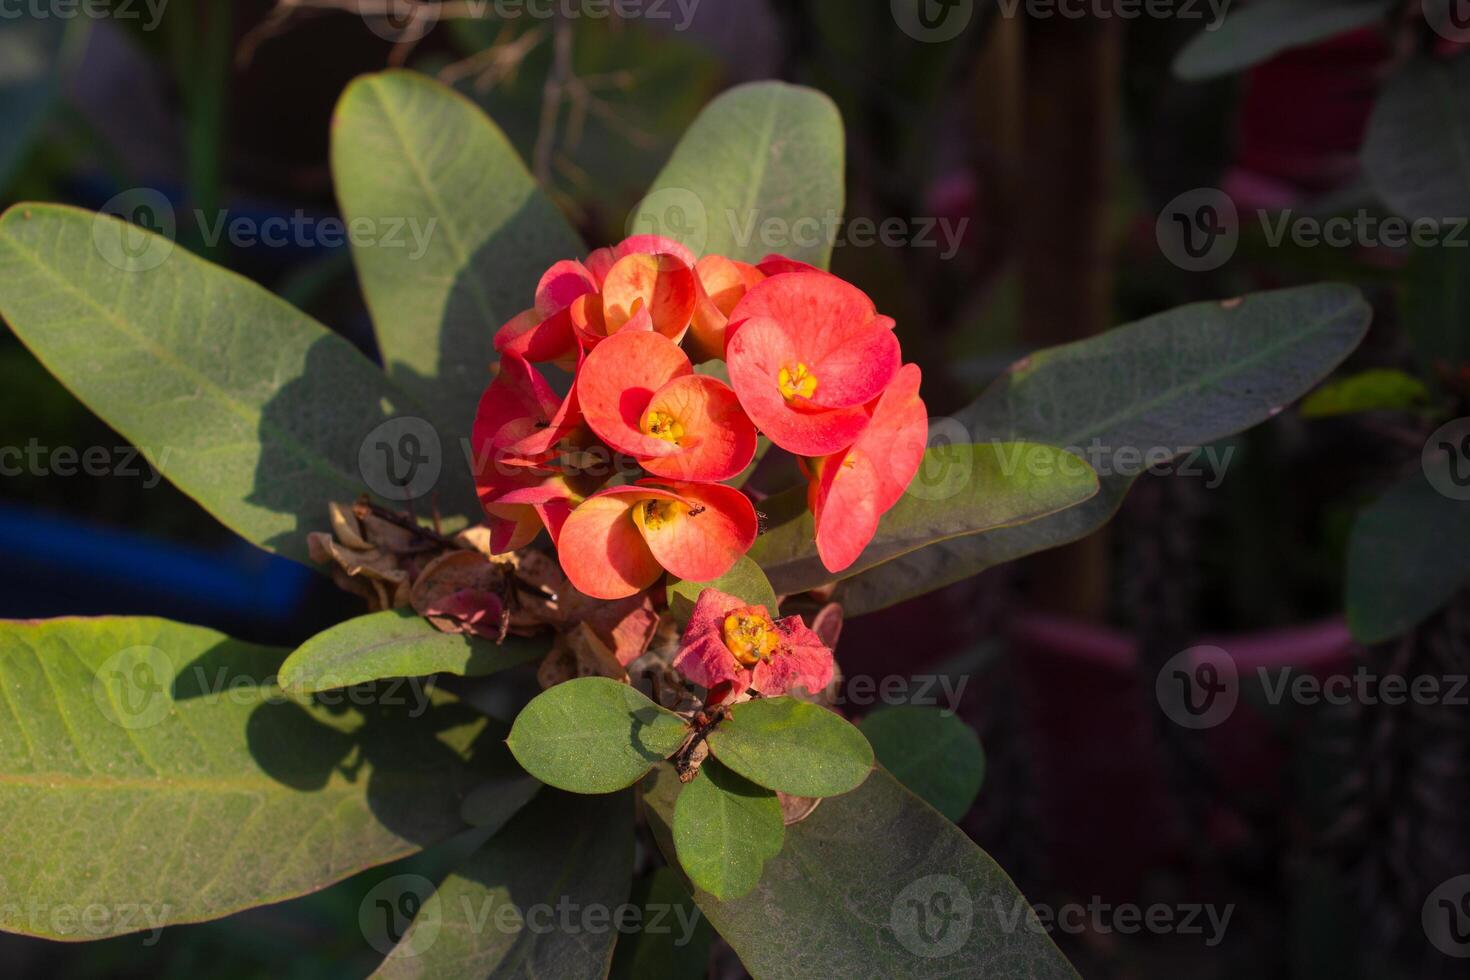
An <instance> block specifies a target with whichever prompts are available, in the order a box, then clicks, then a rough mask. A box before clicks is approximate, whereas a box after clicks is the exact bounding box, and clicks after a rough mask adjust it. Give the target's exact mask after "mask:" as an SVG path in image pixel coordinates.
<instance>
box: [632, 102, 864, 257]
mask: <svg viewBox="0 0 1470 980" xmlns="http://www.w3.org/2000/svg"><path fill="white" fill-rule="evenodd" d="M843 160H844V157H843V134H842V116H841V114H840V113H839V112H838V111H837V107H836V106H835V105H834V104H833V103H832V100H831V99H829V98H827V96H825V95H823V94H822V93H821V92H818V91H816V90H814V89H809V88H799V87H797V86H793V85H786V84H783V83H781V82H756V83H753V84H749V85H741V86H737V87H736V88H733V89H730V90H729V91H728V92H726V93H724V94H723V95H721V96H720V97H719V98H717V99H715V100H714V101H713V102H711V103H710V104H709V105H708V106H707V107H705V110H704V112H702V113H700V115H699V118H698V119H696V120H695V121H694V125H692V126H690V127H689V131H688V132H687V133H685V134H684V138H683V139H682V140H680V141H679V145H678V146H677V147H676V148H675V149H674V155H673V156H672V157H671V158H670V159H669V163H668V165H667V166H666V167H664V169H663V171H662V172H661V173H660V174H659V175H658V179H657V180H655V181H654V182H653V187H652V188H650V189H649V192H648V195H647V196H646V197H645V198H644V199H643V203H642V204H640V205H639V207H638V209H637V210H635V211H634V212H633V215H632V217H631V218H630V219H629V221H628V233H629V234H631V235H663V236H665V237H668V238H673V239H675V240H677V241H680V242H682V243H683V244H684V245H686V246H688V247H689V248H690V249H692V250H693V251H694V252H695V253H696V254H698V255H711V254H713V255H723V256H726V257H727V258H731V259H736V260H738V261H742V262H759V261H760V260H761V259H763V258H765V257H766V256H767V255H769V254H771V253H772V252H776V253H779V254H781V255H785V256H788V257H790V258H793V259H799V260H801V261H803V262H809V263H811V264H812V265H815V266H820V267H821V268H824V269H825V268H826V267H827V264H828V262H830V261H831V259H832V242H833V236H834V235H835V234H836V231H837V226H838V224H839V223H840V222H841V220H842V208H843V194H844V189H843Z"/></svg>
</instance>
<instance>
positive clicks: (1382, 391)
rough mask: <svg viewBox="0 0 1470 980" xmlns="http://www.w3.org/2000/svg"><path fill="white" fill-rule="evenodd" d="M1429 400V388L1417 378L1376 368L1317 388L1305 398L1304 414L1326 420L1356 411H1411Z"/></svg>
mask: <svg viewBox="0 0 1470 980" xmlns="http://www.w3.org/2000/svg"><path fill="white" fill-rule="evenodd" d="M1428 402H1429V388H1428V387H1426V386H1425V384H1424V382H1422V381H1420V380H1419V379H1418V378H1416V377H1414V376H1413V375H1411V374H1406V373H1405V372H1403V371H1397V370H1393V369H1390V368H1373V369H1371V370H1368V371H1359V372H1358V373H1357V374H1353V375H1349V376H1348V377H1346V378H1339V379H1338V380H1336V381H1329V382H1328V383H1327V384H1325V385H1323V386H1322V387H1320V388H1318V389H1317V390H1316V391H1314V392H1312V393H1311V394H1310V395H1308V396H1307V397H1306V398H1305V399H1303V400H1302V407H1301V414H1302V417H1303V418H1309V419H1323V418H1330V417H1332V416H1335V415H1352V414H1354V413H1357V412H1373V411H1381V410H1393V411H1410V410H1412V409H1416V408H1422V407H1423V406H1424V405H1426V404H1428Z"/></svg>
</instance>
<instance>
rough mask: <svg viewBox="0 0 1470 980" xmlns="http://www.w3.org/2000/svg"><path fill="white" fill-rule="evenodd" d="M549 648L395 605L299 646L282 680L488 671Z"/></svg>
mask: <svg viewBox="0 0 1470 980" xmlns="http://www.w3.org/2000/svg"><path fill="white" fill-rule="evenodd" d="M547 649H548V647H547V645H546V644H545V643H542V642H538V641H537V640H534V639H527V638H525V637H519V636H507V637H506V638H505V642H504V643H495V642H493V641H491V640H482V639H480V638H478V637H472V636H466V635H464V634H456V633H443V632H440V631H439V630H436V629H435V628H434V627H433V626H432V625H430V623H429V621H428V620H426V619H424V618H423V617H422V616H420V615H418V614H417V613H415V612H414V611H413V610H411V609H390V610H387V611H385V612H377V613H371V614H369V615H367V616H358V617H357V618H355V619H349V620H347V621H346V622H345V623H338V624H337V625H336V626H333V627H332V628H331V629H328V630H324V631H323V632H321V633H318V634H317V635H316V636H313V637H312V638H311V639H309V640H307V641H306V642H305V643H303V644H302V645H301V646H299V647H297V648H296V651H295V652H294V653H292V654H291V656H289V657H287V658H286V662H285V663H284V664H282V665H281V686H282V687H284V688H285V689H286V690H288V691H295V692H298V693H305V694H310V693H312V692H315V691H331V690H336V689H337V688H343V687H352V686H353V685H355V684H363V683H366V682H368V681H375V680H379V679H380V678H384V677H425V676H427V675H429V674H438V673H446V674H457V675H459V676H461V677H483V676H485V675H486V674H494V673H496V672H498V671H502V670H506V669H508V668H510V667H515V666H518V665H520V664H523V663H526V662H528V661H531V660H535V659H536V658H537V657H541V656H544V655H545V654H546V651H547Z"/></svg>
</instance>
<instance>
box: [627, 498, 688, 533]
mask: <svg viewBox="0 0 1470 980" xmlns="http://www.w3.org/2000/svg"><path fill="white" fill-rule="evenodd" d="M676 514H677V511H675V510H674V501H672V500H645V501H643V502H642V503H641V504H638V505H637V506H636V507H634V508H633V520H634V521H635V522H637V523H638V525H639V526H640V527H642V528H643V530H645V531H657V530H658V529H659V528H661V527H663V526H664V525H665V524H667V523H669V521H671V520H673V519H674V517H675V516H676Z"/></svg>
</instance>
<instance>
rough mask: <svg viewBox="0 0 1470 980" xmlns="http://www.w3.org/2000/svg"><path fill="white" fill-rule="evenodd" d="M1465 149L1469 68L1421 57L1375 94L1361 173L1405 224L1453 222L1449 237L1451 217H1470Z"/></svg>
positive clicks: (1469, 157) (1469, 161) (1469, 136)
mask: <svg viewBox="0 0 1470 980" xmlns="http://www.w3.org/2000/svg"><path fill="white" fill-rule="evenodd" d="M1467 147H1470V63H1467V62H1466V61H1465V59H1464V58H1446V59H1443V60H1441V59H1437V58H1419V59H1418V60H1416V61H1414V62H1412V63H1410V64H1409V65H1408V66H1407V67H1406V68H1404V69H1403V70H1402V71H1399V72H1397V73H1396V74H1395V75H1394V76H1393V78H1391V79H1390V80H1389V82H1388V84H1387V85H1386V86H1384V89H1383V91H1382V92H1381V93H1380V94H1379V96H1378V102H1377V104H1376V105H1374V107H1373V115H1372V117H1371V118H1370V119H1369V120H1368V131H1367V133H1366V134H1365V135H1364V137H1363V150H1362V163H1363V172H1364V173H1365V174H1366V175H1367V177H1368V179H1369V181H1371V182H1372V184H1373V189H1374V190H1376V191H1377V192H1378V195H1379V196H1380V197H1382V198H1383V200H1384V201H1385V202H1386V203H1387V204H1388V206H1389V207H1391V208H1393V209H1394V210H1395V211H1397V212H1398V213H1399V214H1401V215H1403V216H1404V217H1405V218H1414V219H1419V218H1424V219H1429V220H1431V221H1446V222H1451V223H1450V224H1447V225H1446V226H1445V229H1446V230H1445V234H1446V235H1449V234H1451V233H1453V231H1454V229H1455V228H1456V227H1457V225H1456V224H1455V223H1454V221H1453V219H1457V218H1460V219H1463V218H1467V217H1470V152H1467ZM1463 230H1464V229H1463V227H1462V226H1460V231H1461V232H1463ZM1459 240H1460V242H1461V244H1462V245H1463V238H1461V239H1459ZM1450 242H1451V239H1450V238H1448V237H1446V238H1445V239H1444V241H1443V242H1441V245H1442V247H1449V245H1450Z"/></svg>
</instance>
